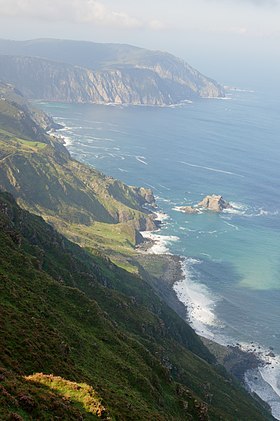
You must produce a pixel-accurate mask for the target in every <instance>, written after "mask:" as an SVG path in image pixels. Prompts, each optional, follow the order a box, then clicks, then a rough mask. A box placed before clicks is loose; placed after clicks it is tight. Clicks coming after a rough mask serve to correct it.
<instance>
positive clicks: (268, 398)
mask: <svg viewBox="0 0 280 421" xmlns="http://www.w3.org/2000/svg"><path fill="white" fill-rule="evenodd" d="M209 257H210V256H209ZM200 263H201V261H199V260H197V259H193V258H183V260H182V271H183V279H181V280H179V281H177V282H176V283H175V284H174V285H173V289H174V291H175V292H176V295H177V297H178V299H179V300H180V301H181V302H182V303H183V304H184V305H185V306H186V312H187V321H188V322H189V323H190V325H191V326H192V327H193V329H194V330H195V331H196V333H197V334H199V335H201V336H203V337H205V338H208V339H211V340H214V341H215V342H217V343H219V344H221V345H223V346H234V347H236V346H238V347H239V348H240V349H241V350H242V351H244V352H247V353H253V354H254V355H256V357H257V358H258V359H259V361H260V366H259V367H258V368H256V369H250V370H248V371H247V372H246V373H245V377H244V379H245V383H246V385H247V387H248V388H249V390H250V391H251V392H254V393H256V394H257V395H258V396H259V397H260V398H261V399H263V400H264V401H265V402H267V403H268V404H269V406H270V407H271V410H272V414H273V416H274V417H275V418H276V419H278V420H280V399H279V398H280V355H276V354H274V353H273V352H272V350H271V349H268V348H266V347H264V346H262V345H261V344H259V343H257V342H251V343H248V342H239V343H237V341H236V340H235V339H233V338H231V337H229V336H226V335H225V334H224V333H223V328H225V326H224V325H223V324H222V322H221V321H220V320H219V319H218V318H217V316H216V315H215V307H216V305H217V303H218V302H219V301H220V300H221V299H222V298H221V297H219V296H217V295H214V294H212V292H211V291H210V290H209V289H208V287H207V286H206V285H204V284H202V283H201V282H199V280H198V279H197V276H198V275H197V273H196V271H195V269H194V267H195V265H198V264H200Z"/></svg>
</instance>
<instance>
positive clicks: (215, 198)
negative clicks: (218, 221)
mask: <svg viewBox="0 0 280 421" xmlns="http://www.w3.org/2000/svg"><path fill="white" fill-rule="evenodd" d="M197 206H198V207H202V208H205V209H208V210H210V211H212V212H222V211H223V210H224V209H231V208H232V206H231V205H230V204H229V202H226V201H225V200H224V199H223V197H222V196H220V195H215V194H213V195H212V196H206V197H204V199H203V200H202V201H201V202H199V203H198V205H197Z"/></svg>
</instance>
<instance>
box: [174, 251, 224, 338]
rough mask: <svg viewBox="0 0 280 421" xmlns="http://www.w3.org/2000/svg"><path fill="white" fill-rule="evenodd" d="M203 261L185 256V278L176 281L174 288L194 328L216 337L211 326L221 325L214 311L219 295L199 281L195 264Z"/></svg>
mask: <svg viewBox="0 0 280 421" xmlns="http://www.w3.org/2000/svg"><path fill="white" fill-rule="evenodd" d="M200 263H201V261H199V260H197V259H193V258H186V257H184V258H183V260H182V271H183V279H181V280H179V281H177V282H175V284H174V285H173V289H174V291H175V292H176V295H177V297H178V299H179V301H181V302H182V303H183V304H184V305H185V306H186V309H187V319H188V321H189V323H190V325H191V326H192V327H193V328H194V330H195V331H196V332H197V333H198V334H200V335H201V336H204V337H206V338H208V339H214V334H213V332H212V331H211V329H210V326H212V327H213V326H221V323H220V322H219V320H218V319H217V317H216V316H215V313H214V309H215V306H216V304H217V301H219V298H218V297H214V295H213V294H212V293H211V292H210V290H209V289H208V288H207V286H206V285H204V284H202V283H200V282H197V279H196V274H195V271H194V270H193V266H194V265H197V264H200Z"/></svg>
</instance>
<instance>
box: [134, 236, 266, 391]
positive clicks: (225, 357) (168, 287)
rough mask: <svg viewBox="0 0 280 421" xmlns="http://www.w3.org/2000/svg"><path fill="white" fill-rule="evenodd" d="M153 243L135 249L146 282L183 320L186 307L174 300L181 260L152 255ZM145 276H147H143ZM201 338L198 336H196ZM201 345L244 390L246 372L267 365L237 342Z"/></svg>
mask: <svg viewBox="0 0 280 421" xmlns="http://www.w3.org/2000/svg"><path fill="white" fill-rule="evenodd" d="M154 245H155V241H154V240H152V239H151V238H146V239H145V241H144V242H143V243H142V244H140V245H139V246H138V247H137V251H138V253H139V258H138V260H139V262H140V264H141V266H143V267H144V269H145V272H148V273H149V275H150V276H149V279H148V282H149V283H150V284H151V285H152V286H153V288H154V289H155V290H156V291H157V293H158V294H159V296H160V297H161V298H162V299H163V300H165V302H166V303H167V304H168V305H169V306H170V307H171V308H172V309H173V310H174V311H175V312H176V313H177V314H178V315H179V316H180V317H181V318H182V319H183V320H185V321H187V319H188V308H187V306H185V305H184V304H183V303H182V302H181V301H180V300H179V298H178V297H177V294H176V292H175V291H174V289H173V286H174V284H175V283H176V282H178V281H180V280H183V279H184V271H183V268H182V263H183V261H184V258H183V257H181V256H177V255H172V254H151V252H150V251H149V250H151V249H152V247H153V246H154ZM144 276H145V277H146V275H144ZM199 336H200V335H199ZM200 338H201V340H202V342H203V343H204V345H205V346H207V348H208V349H209V350H210V352H211V353H212V354H213V355H214V356H215V358H216V360H217V364H219V365H222V366H223V367H224V368H225V369H226V370H227V371H228V372H229V373H230V374H231V375H233V376H234V377H235V378H236V379H238V380H239V381H240V382H241V383H242V384H243V385H244V386H245V387H246V384H245V378H244V376H245V373H246V372H247V371H248V370H253V369H256V368H258V367H261V366H263V365H264V364H266V363H265V362H264V361H263V360H262V359H261V358H260V356H259V355H258V354H257V352H255V351H254V345H252V349H249V350H246V351H245V350H243V349H242V348H241V345H240V344H239V343H238V342H236V344H233V345H227V346H226V345H221V344H219V343H217V342H215V341H213V340H210V339H207V338H204V337H202V336H200Z"/></svg>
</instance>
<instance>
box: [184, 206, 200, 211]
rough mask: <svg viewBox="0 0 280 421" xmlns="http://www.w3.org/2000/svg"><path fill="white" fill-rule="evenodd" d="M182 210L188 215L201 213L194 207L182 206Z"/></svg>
mask: <svg viewBox="0 0 280 421" xmlns="http://www.w3.org/2000/svg"><path fill="white" fill-rule="evenodd" d="M180 210H181V211H182V212H186V213H199V210H198V209H197V208H194V207H192V206H181V207H180Z"/></svg>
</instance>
